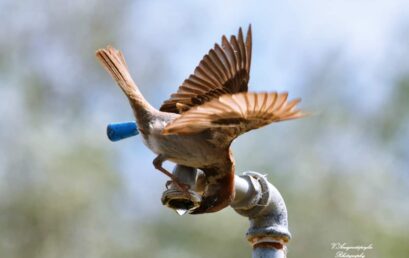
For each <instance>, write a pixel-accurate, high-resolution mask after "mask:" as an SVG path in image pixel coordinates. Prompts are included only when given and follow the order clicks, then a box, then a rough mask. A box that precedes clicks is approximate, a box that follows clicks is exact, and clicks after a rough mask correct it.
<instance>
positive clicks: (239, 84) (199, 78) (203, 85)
mask: <svg viewBox="0 0 409 258" xmlns="http://www.w3.org/2000/svg"><path fill="white" fill-rule="evenodd" d="M251 45H252V43H251V26H249V28H248V31H247V36H246V41H244V38H243V32H242V30H241V28H240V29H239V33H238V35H237V37H236V36H231V38H230V41H229V40H228V39H227V38H226V37H225V36H223V37H222V45H221V46H220V45H219V44H215V46H214V48H213V49H211V50H210V51H209V53H208V54H206V55H205V56H204V57H203V59H202V60H201V61H200V63H199V65H198V66H197V67H196V69H195V71H194V73H193V74H191V75H190V76H189V78H188V79H186V80H185V81H184V82H183V83H182V85H181V86H180V87H179V89H178V91H177V92H176V93H174V94H172V95H171V97H170V99H168V100H166V101H165V102H164V103H163V104H162V106H161V107H160V110H161V111H164V112H172V113H182V112H185V111H187V110H189V109H191V108H192V107H194V106H197V105H201V104H203V103H205V102H207V101H209V100H211V99H213V98H217V97H219V96H221V95H223V94H233V93H238V92H245V91H247V85H248V82H249V79H250V76H249V73H250V64H251Z"/></svg>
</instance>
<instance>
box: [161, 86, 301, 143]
mask: <svg viewBox="0 0 409 258" xmlns="http://www.w3.org/2000/svg"><path fill="white" fill-rule="evenodd" d="M287 96H288V94H287V93H276V92H272V93H250V92H249V93H247V92H244V93H237V94H233V95H223V96H221V97H218V98H216V99H213V100H211V101H209V102H207V103H205V104H203V105H200V106H197V107H194V108H191V109H190V110H189V111H187V112H185V113H183V114H182V115H181V116H180V117H178V118H177V119H175V120H173V121H172V122H171V123H170V124H168V125H167V126H166V127H165V129H164V130H163V134H194V133H199V132H202V131H204V130H206V129H216V130H217V129H218V130H221V131H222V132H223V133H224V134H225V135H226V142H230V141H232V140H233V139H234V138H236V137H237V136H239V135H240V134H243V133H245V132H247V131H250V130H252V129H256V128H259V127H262V126H265V125H267V124H270V123H272V122H279V121H284V120H289V119H295V118H300V117H303V116H304V115H305V114H304V113H302V112H301V111H300V110H299V109H297V108H296V105H297V104H298V103H299V102H300V101H301V100H300V99H294V100H291V101H288V100H287Z"/></svg>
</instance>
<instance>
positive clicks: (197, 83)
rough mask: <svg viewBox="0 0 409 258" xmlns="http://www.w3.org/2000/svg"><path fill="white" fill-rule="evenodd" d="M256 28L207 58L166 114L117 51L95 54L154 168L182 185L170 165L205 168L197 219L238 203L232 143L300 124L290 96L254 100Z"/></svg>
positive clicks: (165, 106)
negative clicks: (267, 128)
mask: <svg viewBox="0 0 409 258" xmlns="http://www.w3.org/2000/svg"><path fill="white" fill-rule="evenodd" d="M251 48H252V41H251V27H249V29H248V31H247V35H246V39H244V37H243V33H242V30H241V28H240V29H239V33H238V35H237V37H236V36H231V38H230V40H228V39H227V38H226V37H225V36H223V37H222V44H221V46H220V45H218V44H215V46H214V48H213V49H211V50H210V51H209V53H208V54H207V55H205V56H204V57H203V59H202V61H201V62H200V63H199V65H198V66H197V67H196V69H195V71H194V73H193V74H192V75H190V76H189V78H188V79H186V80H185V81H184V82H183V83H182V85H181V86H180V87H179V89H178V91H177V92H176V93H174V94H172V95H171V97H170V99H168V100H166V101H165V102H164V103H163V104H162V106H161V108H160V110H157V109H155V108H154V107H152V106H151V105H150V104H149V103H148V102H147V101H146V100H145V99H144V97H143V96H142V94H141V93H140V91H139V90H138V87H137V86H136V84H135V83H134V81H133V80H132V78H131V76H130V74H129V71H128V67H127V65H126V62H125V59H124V57H123V55H122V53H121V52H120V51H117V50H115V49H114V48H112V47H107V48H105V49H100V50H98V51H97V53H96V55H97V58H98V60H99V61H100V62H101V64H102V65H103V66H104V68H105V69H106V70H107V71H108V72H109V73H110V74H111V76H112V77H113V78H114V79H115V81H116V82H117V83H118V85H119V86H120V88H121V89H122V91H123V92H124V93H125V95H126V96H127V97H128V100H129V102H130V104H131V107H132V109H133V111H134V114H135V117H136V122H137V124H138V127H139V129H140V131H141V134H142V136H143V139H144V143H145V144H146V146H147V147H149V148H150V149H151V150H152V151H153V152H155V153H156V154H157V155H158V156H157V157H156V158H155V160H154V161H153V164H154V166H155V168H157V169H158V170H160V171H161V172H163V173H165V174H166V175H168V176H169V177H171V178H172V180H173V181H174V182H175V184H177V185H179V186H180V187H182V188H183V186H181V185H180V184H179V183H178V181H177V179H176V178H174V177H173V175H172V174H171V173H170V172H168V171H166V170H165V169H164V168H163V167H162V163H163V162H164V161H165V160H170V161H172V162H175V163H177V164H181V165H185V166H188V167H193V168H198V169H201V170H202V171H203V172H204V174H205V176H206V188H205V191H204V193H203V201H202V203H201V205H200V207H199V208H197V209H196V210H194V211H193V212H192V213H193V214H199V213H207V212H215V211H218V210H220V209H222V208H224V207H226V206H227V205H229V203H230V202H231V201H232V200H233V198H234V160H233V157H232V153H231V150H230V145H231V142H232V141H233V140H234V139H235V138H236V137H237V136H239V135H240V134H243V133H245V132H247V131H250V130H252V129H256V128H259V127H262V126H264V125H267V124H270V123H272V122H278V121H283V120H289V119H295V118H300V117H302V116H303V113H302V112H301V111H300V110H298V109H296V105H297V104H298V102H299V101H300V100H299V99H295V100H292V101H288V100H287V93H277V92H271V93H248V92H247V86H248V82H249V78H250V76H249V72H250V64H251Z"/></svg>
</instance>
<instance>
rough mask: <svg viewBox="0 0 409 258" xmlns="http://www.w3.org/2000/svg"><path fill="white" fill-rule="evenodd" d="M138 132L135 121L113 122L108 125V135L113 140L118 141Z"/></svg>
mask: <svg viewBox="0 0 409 258" xmlns="http://www.w3.org/2000/svg"><path fill="white" fill-rule="evenodd" d="M137 134H139V132H138V127H137V126H136V123H135V122H124V123H111V124H109V125H108V126H107V136H108V138H109V139H110V140H111V141H113V142H117V141H120V140H123V139H125V138H128V137H132V136H135V135H137Z"/></svg>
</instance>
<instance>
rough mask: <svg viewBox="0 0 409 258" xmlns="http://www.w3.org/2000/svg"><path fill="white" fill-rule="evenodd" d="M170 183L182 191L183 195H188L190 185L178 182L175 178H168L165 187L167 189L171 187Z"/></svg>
mask: <svg viewBox="0 0 409 258" xmlns="http://www.w3.org/2000/svg"><path fill="white" fill-rule="evenodd" d="M172 185H174V186H175V187H176V188H177V189H178V190H180V191H181V192H183V193H184V194H185V195H187V196H189V195H190V194H189V190H190V185H188V184H184V183H180V182H178V181H177V180H169V181H167V182H166V189H169V188H170V187H172Z"/></svg>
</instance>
